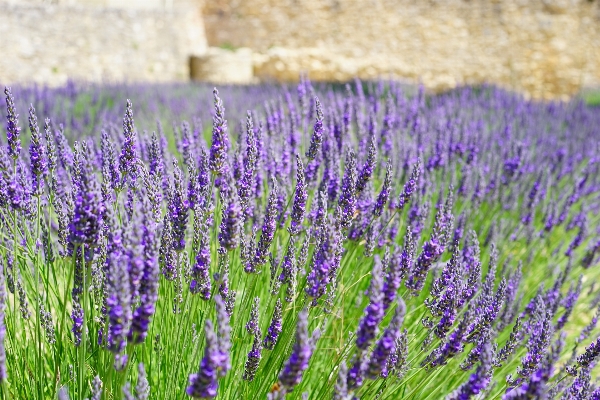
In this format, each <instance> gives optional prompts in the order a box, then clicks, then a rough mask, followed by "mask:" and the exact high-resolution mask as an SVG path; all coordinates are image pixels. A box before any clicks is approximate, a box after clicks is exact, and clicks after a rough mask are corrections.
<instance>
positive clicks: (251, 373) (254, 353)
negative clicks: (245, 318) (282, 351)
mask: <svg viewBox="0 0 600 400" xmlns="http://www.w3.org/2000/svg"><path fill="white" fill-rule="evenodd" d="M261 351H262V343H261V340H260V336H259V335H255V336H254V342H252V349H251V350H250V352H249V353H248V358H247V359H246V364H245V365H244V375H242V379H243V380H245V381H248V382H252V381H253V380H254V377H255V376H256V371H258V365H259V364H260V359H261Z"/></svg>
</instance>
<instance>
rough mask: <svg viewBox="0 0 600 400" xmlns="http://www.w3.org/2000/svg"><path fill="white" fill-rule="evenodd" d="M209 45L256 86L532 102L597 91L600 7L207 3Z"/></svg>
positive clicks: (513, 1)
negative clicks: (354, 87)
mask: <svg viewBox="0 0 600 400" xmlns="http://www.w3.org/2000/svg"><path fill="white" fill-rule="evenodd" d="M204 24H205V27H206V34H207V38H208V42H209V45H211V46H221V47H230V48H231V47H234V48H235V47H250V48H252V49H253V50H254V51H255V56H254V72H255V75H256V76H258V77H260V78H262V79H277V80H290V79H292V80H293V79H297V78H298V76H299V74H300V72H303V71H305V72H308V74H309V76H310V77H311V78H312V79H321V80H330V79H336V80H347V79H350V78H352V77H354V76H359V77H361V78H376V77H379V76H383V77H396V78H405V79H409V80H412V81H418V80H421V81H422V82H423V83H424V84H425V85H426V86H427V87H429V88H432V89H446V88H450V87H453V86H455V85H457V84H464V83H478V82H493V83H496V84H499V85H502V86H504V87H507V88H511V89H516V90H519V91H522V92H525V93H527V94H529V95H531V96H533V97H537V98H551V97H563V98H564V97H567V96H569V95H572V94H574V93H576V92H577V91H579V90H580V88H582V87H583V86H594V85H600V4H599V1H598V0H593V1H589V0H419V1H414V0H210V1H207V2H206V4H205V7H204Z"/></svg>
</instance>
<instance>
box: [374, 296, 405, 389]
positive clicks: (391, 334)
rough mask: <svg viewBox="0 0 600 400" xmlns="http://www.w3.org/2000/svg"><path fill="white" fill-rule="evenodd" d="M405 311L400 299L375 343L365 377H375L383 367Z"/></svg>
mask: <svg viewBox="0 0 600 400" xmlns="http://www.w3.org/2000/svg"><path fill="white" fill-rule="evenodd" d="M405 312H406V305H405V304H404V301H402V299H400V300H399V301H398V307H396V310H395V313H394V318H393V319H392V322H391V323H390V325H389V326H388V327H387V329H386V330H385V332H384V333H383V336H382V337H381V339H379V341H378V342H377V344H376V345H375V348H374V349H373V353H372V354H371V358H370V359H369V361H368V364H367V367H366V371H365V377H366V378H367V379H377V378H378V377H379V375H380V374H381V373H382V371H383V370H384V369H385V367H386V363H387V360H388V358H389V357H390V354H391V353H392V352H393V351H394V349H395V345H396V339H397V338H398V335H399V334H400V328H401V327H402V321H403V319H404V314H405Z"/></svg>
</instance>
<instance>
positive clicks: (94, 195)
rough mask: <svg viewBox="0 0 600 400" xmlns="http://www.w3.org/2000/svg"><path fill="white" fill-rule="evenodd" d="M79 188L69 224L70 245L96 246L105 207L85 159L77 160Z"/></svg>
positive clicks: (97, 185) (94, 177)
mask: <svg viewBox="0 0 600 400" xmlns="http://www.w3.org/2000/svg"><path fill="white" fill-rule="evenodd" d="M78 164H79V176H78V177H77V178H78V180H79V187H78V188H77V189H76V190H77V192H76V195H75V210H74V215H73V220H72V221H71V224H70V242H71V244H72V245H81V244H87V245H90V246H96V245H97V244H98V242H99V241H100V234H101V228H102V219H103V216H104V211H105V206H104V202H103V201H102V194H101V193H100V187H99V184H98V182H97V181H96V176H95V175H94V173H93V172H91V171H90V170H89V168H88V161H87V159H85V158H83V157H82V158H80V159H79V162H78Z"/></svg>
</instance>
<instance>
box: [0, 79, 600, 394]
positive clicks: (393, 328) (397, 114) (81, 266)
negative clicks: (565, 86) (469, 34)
mask: <svg viewBox="0 0 600 400" xmlns="http://www.w3.org/2000/svg"><path fill="white" fill-rule="evenodd" d="M4 94H5V101H6V115H5V117H6V119H5V130H4V132H5V135H2V138H1V139H0V227H1V229H0V267H1V268H0V397H2V399H47V398H50V399H55V398H60V399H69V398H70V399H86V398H88V399H95V400H100V399H138V400H141V399H185V398H198V399H212V398H216V399H237V398H243V399H251V398H259V399H264V398H268V399H284V398H285V399H290V400H291V399H305V398H308V399H354V398H360V399H397V398H406V399H438V398H448V399H476V398H479V399H482V398H486V399H526V398H566V399H571V398H577V399H594V398H598V397H599V393H600V384H599V382H598V381H597V380H596V379H595V377H597V376H598V370H597V369H598V367H597V364H598V360H599V359H600V337H599V335H600V328H599V327H598V326H597V319H598V315H599V312H600V311H598V310H600V308H599V307H600V286H598V285H597V284H596V281H597V280H598V278H599V277H600V270H599V268H600V267H599V264H600V263H599V258H600V254H598V249H599V248H600V244H599V243H600V237H598V232H600V231H598V230H597V229H596V228H595V227H596V226H597V224H598V222H599V218H598V211H599V210H598V205H597V199H598V195H599V194H600V174H599V172H600V163H598V157H597V154H596V152H597V148H596V146H594V145H592V144H593V143H595V142H597V141H598V140H600V114H599V113H598V112H597V110H594V109H593V108H589V107H587V106H586V105H585V104H583V103H581V102H578V101H575V100H574V101H571V102H563V103H542V102H536V101H529V100H525V99H522V98H520V97H519V96H517V95H514V94H511V93H509V92H506V91H503V90H500V89H498V88H494V87H490V86H482V87H463V88H459V89H456V90H454V91H451V92H448V93H443V94H437V95H429V94H426V93H425V92H424V90H423V88H419V89H418V90H414V88H411V87H408V86H403V85H400V84H399V83H397V82H394V81H379V82H360V81H356V82H355V83H354V84H353V85H350V84H348V85H346V87H345V89H344V90H342V91H339V88H338V86H336V85H329V84H313V83H312V82H310V80H308V78H306V77H302V79H301V82H300V84H299V85H298V87H297V88H293V87H292V86H288V85H282V86H281V85H272V84H268V85H267V84H265V85H256V86H249V87H234V86H232V87H223V88H220V89H219V90H217V89H213V88H211V87H208V86H206V85H194V86H191V85H183V84H171V85H113V86H89V85H83V84H76V83H69V84H67V85H66V86H65V87H62V88H55V89H49V88H39V87H34V88H28V87H16V88H13V89H10V88H5V90H4ZM25 110H28V119H27V121H22V120H21V119H19V112H25ZM134 114H135V123H134ZM38 120H40V121H44V124H43V129H40V126H39V125H38ZM27 128H29V129H27ZM42 130H43V132H42ZM23 148H25V149H29V151H28V152H27V151H22V150H23ZM455 216H456V219H455Z"/></svg>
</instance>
